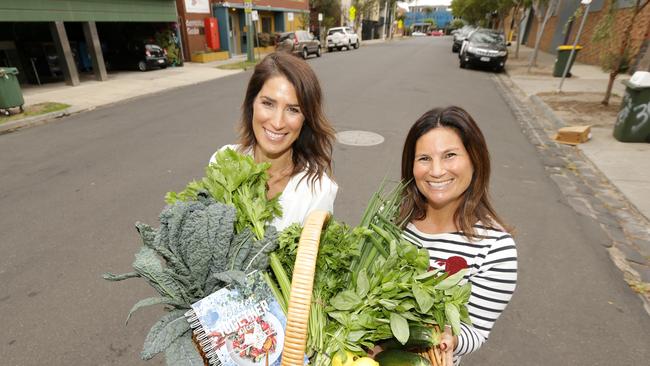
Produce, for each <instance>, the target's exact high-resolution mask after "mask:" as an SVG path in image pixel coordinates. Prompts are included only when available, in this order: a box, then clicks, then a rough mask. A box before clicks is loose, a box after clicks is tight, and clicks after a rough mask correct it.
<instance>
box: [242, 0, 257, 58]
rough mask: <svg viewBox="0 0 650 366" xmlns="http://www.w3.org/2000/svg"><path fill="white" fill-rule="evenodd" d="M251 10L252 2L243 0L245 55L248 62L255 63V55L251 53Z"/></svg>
mask: <svg viewBox="0 0 650 366" xmlns="http://www.w3.org/2000/svg"><path fill="white" fill-rule="evenodd" d="M252 10H253V2H252V0H244V13H245V14H246V55H247V56H248V61H249V62H253V61H255V54H254V53H253V32H251V30H252V28H253V21H252V19H251V13H252Z"/></svg>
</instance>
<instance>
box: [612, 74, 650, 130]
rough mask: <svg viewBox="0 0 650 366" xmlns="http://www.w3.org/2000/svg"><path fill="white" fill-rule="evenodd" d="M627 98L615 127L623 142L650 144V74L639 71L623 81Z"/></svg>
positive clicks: (624, 99)
mask: <svg viewBox="0 0 650 366" xmlns="http://www.w3.org/2000/svg"><path fill="white" fill-rule="evenodd" d="M622 83H623V84H624V85H625V96H624V97H623V103H621V109H620V111H619V112H618V116H617V118H616V124H615V125H614V138H615V139H617V140H618V141H621V142H650V73H649V72H647V71H637V72H635V73H634V75H632V78H630V80H629V81H628V80H623V81H622Z"/></svg>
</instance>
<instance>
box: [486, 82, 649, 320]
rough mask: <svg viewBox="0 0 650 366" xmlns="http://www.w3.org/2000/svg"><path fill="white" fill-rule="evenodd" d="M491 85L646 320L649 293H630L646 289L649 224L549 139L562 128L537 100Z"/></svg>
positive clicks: (583, 161) (593, 170)
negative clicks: (592, 225) (595, 227)
mask: <svg viewBox="0 0 650 366" xmlns="http://www.w3.org/2000/svg"><path fill="white" fill-rule="evenodd" d="M505 79H507V82H506V80H505ZM494 81H495V84H496V89H497V90H498V91H499V93H500V94H501V96H502V97H503V99H504V101H505V102H506V104H507V105H508V106H509V107H510V109H511V110H512V112H513V114H514V115H515V118H516V119H517V120H518V121H519V123H520V124H521V126H522V132H523V133H524V135H526V136H527V137H528V138H529V140H530V141H531V143H533V145H535V147H536V149H537V150H538V152H539V153H540V156H541V158H542V160H543V163H544V166H545V167H546V168H547V169H549V174H550V175H549V177H550V178H551V179H552V180H553V181H555V183H556V185H557V186H558V188H559V189H560V191H561V193H562V196H564V197H565V199H566V200H567V202H568V204H569V206H570V207H572V208H573V209H574V211H575V212H576V213H578V214H580V215H584V216H587V217H591V218H592V219H594V220H595V221H596V222H597V223H598V224H599V226H600V227H601V229H602V230H603V232H604V233H605V235H606V236H607V237H608V241H607V242H606V243H603V245H604V246H605V249H606V250H607V251H608V253H609V256H610V258H611V260H612V262H613V263H614V264H615V266H616V267H617V268H618V269H619V270H620V271H621V273H622V274H623V278H624V280H625V281H626V282H627V283H628V285H629V286H630V289H631V290H632V291H635V292H637V295H638V296H639V297H640V298H641V300H642V302H643V306H644V308H645V310H646V312H647V313H648V314H650V293H645V294H643V293H640V292H638V291H636V290H635V287H634V286H635V285H639V284H641V285H643V284H648V283H650V258H648V257H645V256H644V255H643V253H644V252H646V253H647V248H649V247H650V241H648V240H647V239H646V238H647V234H646V232H647V227H648V219H647V218H645V216H643V215H642V214H641V213H640V212H639V211H638V210H637V209H636V207H635V206H634V204H633V203H632V202H631V201H630V200H629V198H628V197H626V196H625V195H624V194H622V193H621V192H620V191H619V190H618V188H616V186H614V185H613V184H612V183H611V182H610V181H609V179H608V178H607V177H606V176H605V175H604V174H603V173H602V172H601V171H600V170H599V169H598V167H597V166H596V165H595V164H594V162H593V161H591V159H589V158H588V157H587V156H585V155H584V154H583V153H582V150H581V149H580V148H578V147H566V146H564V145H561V144H558V143H556V142H555V141H553V140H552V139H551V138H550V137H548V135H547V133H548V131H549V130H550V129H557V127H558V126H559V127H562V126H563V125H564V122H563V120H562V119H561V118H559V117H557V116H556V115H555V114H554V113H553V112H552V109H551V108H550V107H549V106H548V105H547V104H546V103H545V102H544V101H543V100H541V98H539V97H537V96H531V97H526V96H525V95H521V94H520V95H519V96H517V95H516V93H515V91H516V90H518V89H517V88H516V85H515V84H513V83H512V81H511V80H510V78H509V77H506V76H502V77H499V76H496V77H495V78H494ZM528 102H530V103H528ZM531 107H532V108H531ZM535 110H537V111H536V112H535ZM536 113H537V116H536V115H535V114H536Z"/></svg>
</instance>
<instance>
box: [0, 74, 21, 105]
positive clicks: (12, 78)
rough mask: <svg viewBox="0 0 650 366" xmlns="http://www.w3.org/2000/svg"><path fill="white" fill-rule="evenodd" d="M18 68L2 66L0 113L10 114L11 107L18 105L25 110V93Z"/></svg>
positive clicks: (0, 76) (0, 75)
mask: <svg viewBox="0 0 650 366" xmlns="http://www.w3.org/2000/svg"><path fill="white" fill-rule="evenodd" d="M17 75H18V69H16V68H15V67H0V113H1V114H4V115H6V116H8V115H9V108H14V107H18V108H20V111H21V112H22V111H23V104H25V100H24V99H23V93H22V91H21V90H20V84H19V83H18V76H17Z"/></svg>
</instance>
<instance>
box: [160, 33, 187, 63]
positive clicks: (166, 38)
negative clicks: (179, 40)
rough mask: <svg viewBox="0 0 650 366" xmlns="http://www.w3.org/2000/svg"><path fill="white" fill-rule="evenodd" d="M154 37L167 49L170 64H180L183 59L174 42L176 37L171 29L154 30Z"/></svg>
mask: <svg viewBox="0 0 650 366" xmlns="http://www.w3.org/2000/svg"><path fill="white" fill-rule="evenodd" d="M154 38H155V39H156V43H157V44H158V45H159V46H160V47H162V48H164V49H166V50H167V59H168V60H169V63H170V64H172V65H181V64H182V63H183V60H182V59H181V50H180V48H178V45H177V44H176V41H175V38H176V37H175V36H174V32H173V31H172V30H171V29H167V30H164V31H160V32H156V34H155V35H154Z"/></svg>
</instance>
